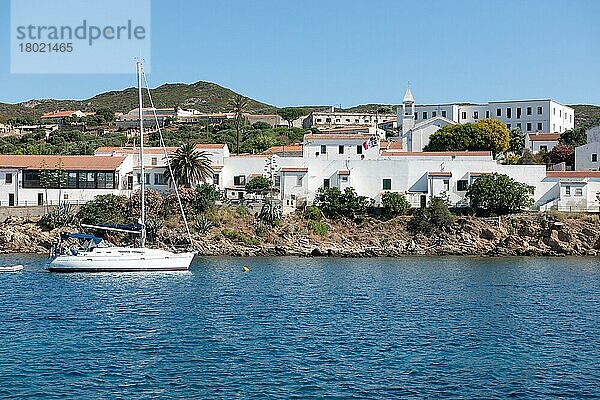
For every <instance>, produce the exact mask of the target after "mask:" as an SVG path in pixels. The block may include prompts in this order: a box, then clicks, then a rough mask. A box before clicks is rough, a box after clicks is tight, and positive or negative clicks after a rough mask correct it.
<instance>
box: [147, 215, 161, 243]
mask: <svg viewBox="0 0 600 400" xmlns="http://www.w3.org/2000/svg"><path fill="white" fill-rule="evenodd" d="M163 225H164V222H163V220H162V219H149V220H147V221H146V235H147V238H148V240H149V241H150V242H154V241H155V240H156V238H157V237H158V231H160V230H161V229H162V227H163Z"/></svg>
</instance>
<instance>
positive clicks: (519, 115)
mask: <svg viewBox="0 0 600 400" xmlns="http://www.w3.org/2000/svg"><path fill="white" fill-rule="evenodd" d="M517 118H521V107H518V108H517Z"/></svg>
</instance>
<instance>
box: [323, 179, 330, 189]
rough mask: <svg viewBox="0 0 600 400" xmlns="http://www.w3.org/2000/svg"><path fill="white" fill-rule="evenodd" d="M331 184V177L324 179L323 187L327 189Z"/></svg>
mask: <svg viewBox="0 0 600 400" xmlns="http://www.w3.org/2000/svg"><path fill="white" fill-rule="evenodd" d="M329 186H330V184H329V179H323V187H324V188H325V189H329Z"/></svg>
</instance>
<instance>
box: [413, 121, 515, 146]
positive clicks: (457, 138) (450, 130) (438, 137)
mask: <svg viewBox="0 0 600 400" xmlns="http://www.w3.org/2000/svg"><path fill="white" fill-rule="evenodd" d="M508 146H509V133H508V129H506V126H505V125H504V124H503V123H502V122H500V121H498V120H496V119H489V118H488V119H482V120H480V121H478V122H477V123H475V124H471V123H466V124H457V125H448V126H444V127H442V128H440V129H439V130H438V131H437V132H435V133H433V134H432V135H431V137H430V138H429V144H428V145H427V146H425V148H424V150H425V151H466V150H468V151H491V152H492V153H494V154H498V153H503V152H505V151H506V150H507V149H508Z"/></svg>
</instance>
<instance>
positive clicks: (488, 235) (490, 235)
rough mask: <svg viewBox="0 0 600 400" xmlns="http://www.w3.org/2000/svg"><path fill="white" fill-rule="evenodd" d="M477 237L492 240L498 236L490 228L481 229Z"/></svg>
mask: <svg viewBox="0 0 600 400" xmlns="http://www.w3.org/2000/svg"><path fill="white" fill-rule="evenodd" d="M479 237H480V238H482V239H486V240H494V239H496V238H497V237H498V234H497V233H496V231H495V230H493V229H491V228H483V229H482V230H481V233H480V234H479Z"/></svg>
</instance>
